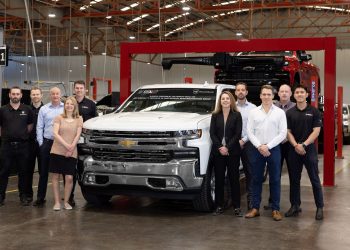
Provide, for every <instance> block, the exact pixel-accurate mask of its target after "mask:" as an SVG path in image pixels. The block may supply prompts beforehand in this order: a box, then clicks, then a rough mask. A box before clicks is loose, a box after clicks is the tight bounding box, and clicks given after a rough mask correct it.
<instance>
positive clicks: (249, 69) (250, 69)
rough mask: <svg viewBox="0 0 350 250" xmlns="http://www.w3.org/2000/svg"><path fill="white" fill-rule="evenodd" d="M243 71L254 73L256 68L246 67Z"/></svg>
mask: <svg viewBox="0 0 350 250" xmlns="http://www.w3.org/2000/svg"><path fill="white" fill-rule="evenodd" d="M243 70H244V71H248V72H250V71H254V70H255V67H253V66H245V67H243Z"/></svg>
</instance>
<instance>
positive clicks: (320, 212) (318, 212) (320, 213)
mask: <svg viewBox="0 0 350 250" xmlns="http://www.w3.org/2000/svg"><path fill="white" fill-rule="evenodd" d="M315 220H323V208H322V207H318V208H317V210H316V215H315Z"/></svg>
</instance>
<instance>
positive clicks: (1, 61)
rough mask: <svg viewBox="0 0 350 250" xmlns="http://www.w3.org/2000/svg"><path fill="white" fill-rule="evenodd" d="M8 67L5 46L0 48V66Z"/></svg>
mask: <svg viewBox="0 0 350 250" xmlns="http://www.w3.org/2000/svg"><path fill="white" fill-rule="evenodd" d="M7 65H8V50H7V47H6V46H0V66H7Z"/></svg>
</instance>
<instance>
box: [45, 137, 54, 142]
mask: <svg viewBox="0 0 350 250" xmlns="http://www.w3.org/2000/svg"><path fill="white" fill-rule="evenodd" d="M44 141H46V142H52V141H53V140H52V139H48V138H44Z"/></svg>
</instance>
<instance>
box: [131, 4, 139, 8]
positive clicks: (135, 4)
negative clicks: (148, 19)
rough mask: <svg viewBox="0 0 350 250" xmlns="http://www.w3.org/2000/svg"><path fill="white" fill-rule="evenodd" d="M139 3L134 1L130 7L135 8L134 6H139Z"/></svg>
mask: <svg viewBox="0 0 350 250" xmlns="http://www.w3.org/2000/svg"><path fill="white" fill-rule="evenodd" d="M138 5H139V3H133V4H130V7H131V8H134V7H136V6H138Z"/></svg>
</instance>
